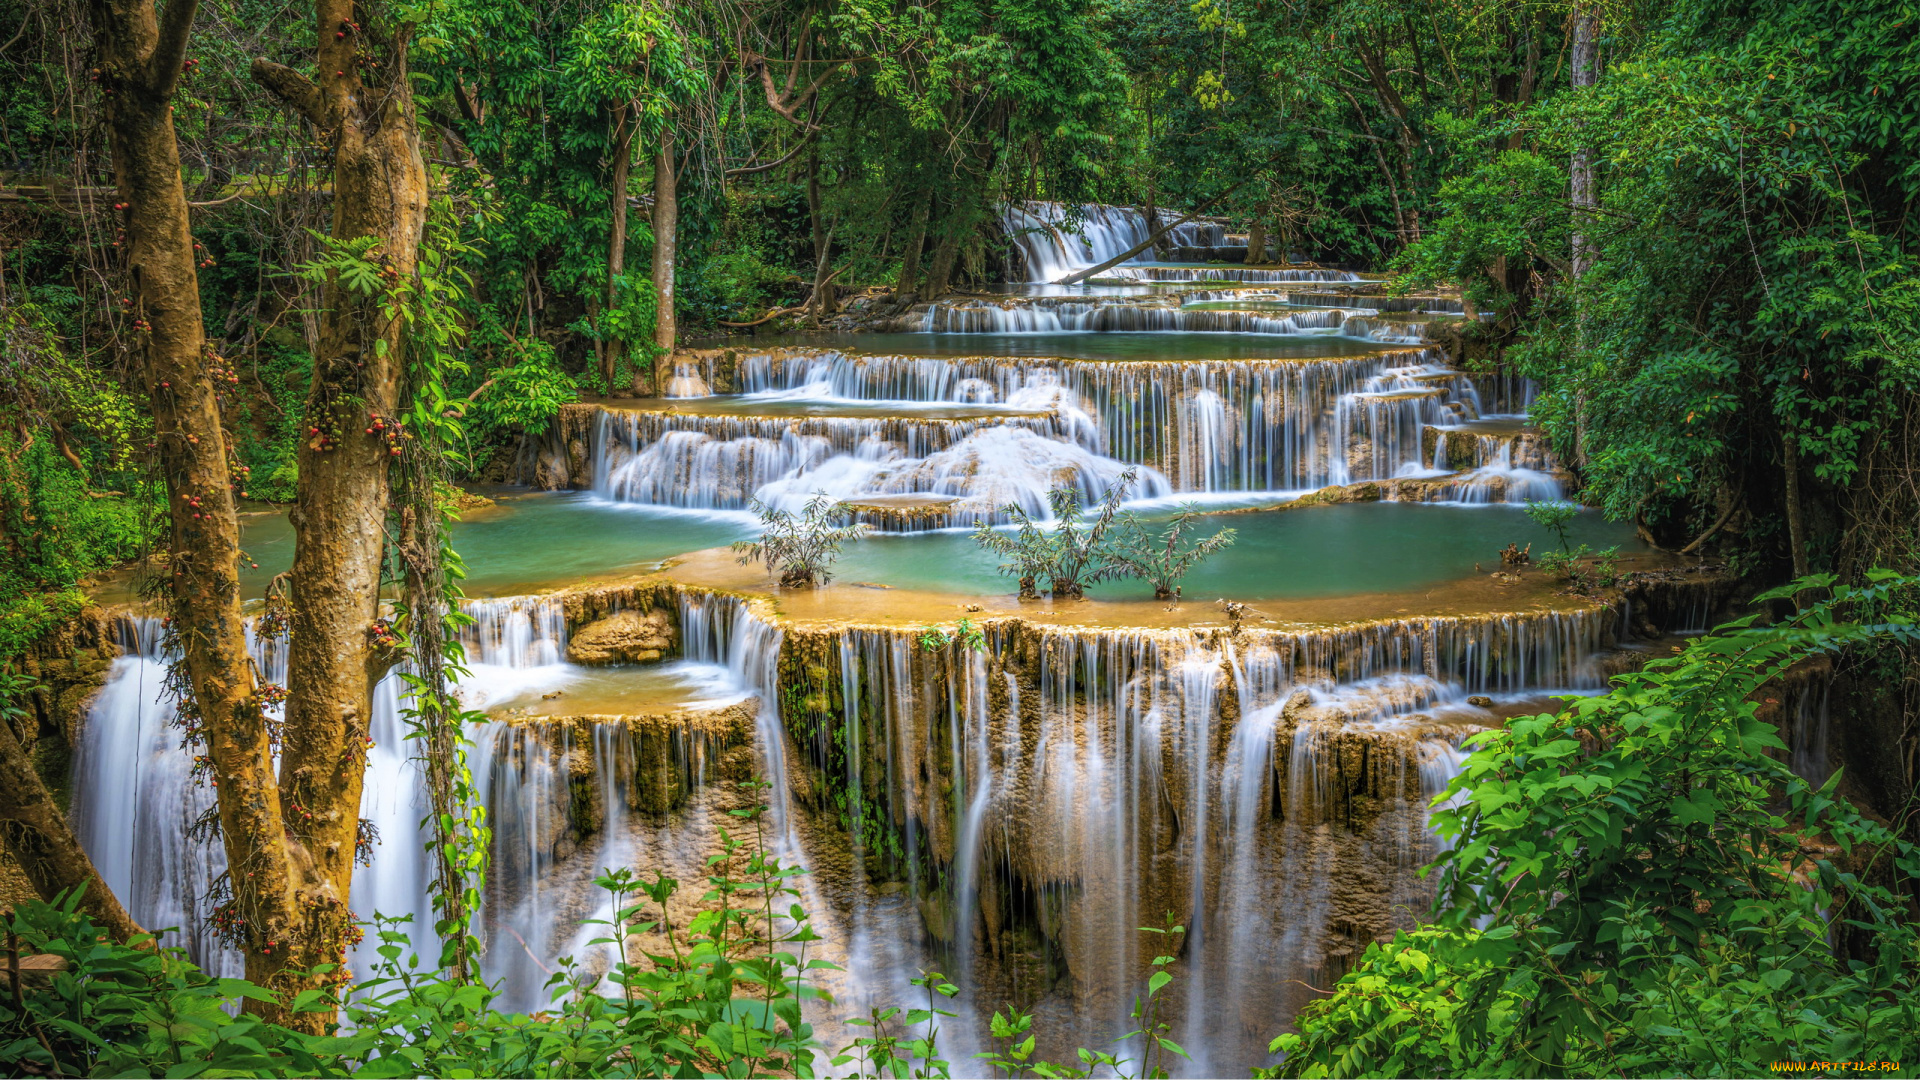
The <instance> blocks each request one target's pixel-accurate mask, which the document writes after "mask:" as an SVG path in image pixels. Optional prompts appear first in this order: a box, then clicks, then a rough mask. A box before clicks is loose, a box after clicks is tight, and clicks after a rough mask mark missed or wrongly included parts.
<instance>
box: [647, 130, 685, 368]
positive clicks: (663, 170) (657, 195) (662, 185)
mask: <svg viewBox="0 0 1920 1080" xmlns="http://www.w3.org/2000/svg"><path fill="white" fill-rule="evenodd" d="M675 164H676V162H675V160H674V152H673V129H672V128H668V129H667V130H666V131H665V132H664V133H663V134H662V135H661V136H660V150H659V153H658V154H657V155H655V157H654V163H653V313H654V315H653V319H654V322H653V343H654V345H655V346H657V347H658V348H659V350H660V355H659V356H656V357H654V360H653V392H654V393H655V394H656V395H657V394H659V393H660V391H661V387H662V386H663V385H664V384H665V380H664V379H663V378H662V377H661V374H660V367H661V365H663V364H665V365H671V364H672V363H673V347H674V338H675V334H674V325H673V260H674V256H675V254H676V251H675V248H676V241H677V240H678V235H677V234H678V233H679V230H680V192H679V177H678V176H676V175H675V174H674V173H675Z"/></svg>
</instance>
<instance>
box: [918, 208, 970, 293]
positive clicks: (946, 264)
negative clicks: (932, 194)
mask: <svg viewBox="0 0 1920 1080" xmlns="http://www.w3.org/2000/svg"><path fill="white" fill-rule="evenodd" d="M939 202H940V204H941V212H940V228H939V230H938V235H937V237H936V238H935V239H934V242H933V259H932V260H931V261H930V262H929V263H928V264H927V280H926V281H924V282H922V283H921V285H920V299H922V300H937V299H939V298H940V297H941V296H943V295H945V294H946V291H947V283H948V278H949V277H950V276H951V275H952V273H953V260H954V257H955V255H956V254H958V251H959V246H958V245H959V241H958V239H957V238H956V237H955V236H954V229H955V225H956V222H957V221H958V219H959V216H960V212H961V207H960V206H959V203H958V200H957V199H955V198H954V193H952V192H949V193H948V194H946V195H944V196H942V197H941V198H940V199H939Z"/></svg>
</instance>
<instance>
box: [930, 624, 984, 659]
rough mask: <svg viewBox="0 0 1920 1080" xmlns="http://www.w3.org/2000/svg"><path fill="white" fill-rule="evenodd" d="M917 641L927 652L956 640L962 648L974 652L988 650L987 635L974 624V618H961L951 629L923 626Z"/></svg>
mask: <svg viewBox="0 0 1920 1080" xmlns="http://www.w3.org/2000/svg"><path fill="white" fill-rule="evenodd" d="M915 641H917V642H918V643H919V645H920V648H921V649H923V650H925V651H927V652H939V651H940V650H942V649H945V648H946V647H947V646H949V645H951V644H953V643H954V642H956V641H957V642H959V643H960V646H961V648H964V649H967V650H970V651H972V652H986V651H987V635H986V633H985V632H984V631H982V630H981V629H980V628H979V627H977V626H975V625H973V620H972V619H961V620H960V622H959V623H958V624H957V625H956V626H955V627H954V628H953V629H952V630H950V631H949V630H947V629H945V628H944V627H939V626H926V627H922V628H921V630H920V635H919V637H917V638H916V639H915Z"/></svg>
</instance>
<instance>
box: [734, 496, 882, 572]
mask: <svg viewBox="0 0 1920 1080" xmlns="http://www.w3.org/2000/svg"><path fill="white" fill-rule="evenodd" d="M839 505H840V504H839V503H838V502H837V501H835V500H834V499H833V497H832V496H830V495H828V494H827V493H826V492H824V491H821V492H816V493H815V494H814V496H813V498H811V499H808V500H807V504H806V505H805V506H803V507H801V508H800V513H799V514H797V515H796V514H793V513H791V512H789V511H786V510H782V509H779V508H778V507H773V506H768V505H767V504H766V503H763V502H761V501H760V500H759V499H755V500H753V502H752V503H751V504H750V506H751V508H752V510H753V512H754V513H756V514H758V515H760V528H761V533H760V539H758V540H741V541H739V542H738V543H736V544H734V545H733V550H734V551H735V552H736V553H738V554H739V556H740V562H741V563H742V564H745V563H750V562H752V561H754V560H755V559H759V560H760V561H762V562H764V563H766V564H767V571H768V572H769V573H778V574H779V575H780V584H782V585H784V586H786V587H787V588H789V589H811V588H813V587H814V586H815V585H824V584H826V583H827V581H828V580H830V579H831V577H832V575H831V574H830V573H829V572H828V570H829V568H830V567H832V566H833V563H834V560H836V559H838V558H839V557H840V545H842V544H844V543H846V542H847V541H849V540H853V539H856V538H857V537H859V536H860V535H861V534H862V533H864V532H866V531H867V527H866V526H865V525H863V524H860V523H858V522H856V523H854V524H852V525H835V524H834V519H835V517H836V516H837V515H838V513H839V510H838V507H839Z"/></svg>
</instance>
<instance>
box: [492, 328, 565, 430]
mask: <svg viewBox="0 0 1920 1080" xmlns="http://www.w3.org/2000/svg"><path fill="white" fill-rule="evenodd" d="M512 344H513V349H512V350H511V351H510V352H509V354H508V355H509V356H510V357H511V358H512V359H513V360H514V363H513V365H512V366H510V367H504V368H496V369H494V371H493V372H492V373H491V374H489V375H488V376H487V379H488V381H487V383H485V384H482V387H481V389H480V390H479V397H478V398H476V399H475V401H474V406H473V410H472V416H473V418H474V420H476V421H477V422H478V424H479V427H480V429H481V430H482V431H483V432H487V433H499V432H506V431H536V430H540V429H543V428H545V427H546V425H547V421H549V420H552V419H553V418H554V416H555V414H557V413H559V411H560V407H561V406H562V405H568V404H571V403H573V402H574V401H577V400H579V396H580V395H579V392H578V390H577V389H576V387H575V385H574V381H573V379H572V378H571V377H570V376H568V375H567V373H566V372H564V371H562V370H560V364H559V362H558V361H557V360H555V359H554V355H553V346H551V345H549V344H547V343H546V342H544V341H539V340H531V339H530V340H526V341H516V342H513V343H512Z"/></svg>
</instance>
